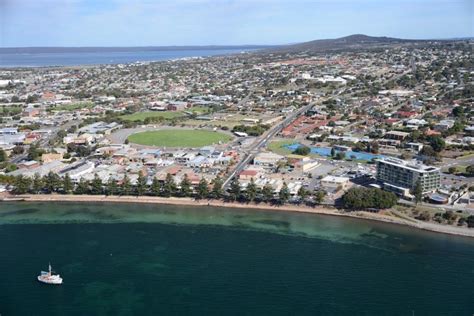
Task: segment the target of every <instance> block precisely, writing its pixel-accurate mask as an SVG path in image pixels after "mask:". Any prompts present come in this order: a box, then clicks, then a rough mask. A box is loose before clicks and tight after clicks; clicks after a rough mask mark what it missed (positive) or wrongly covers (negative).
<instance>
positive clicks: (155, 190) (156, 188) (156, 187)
mask: <svg viewBox="0 0 474 316" xmlns="http://www.w3.org/2000/svg"><path fill="white" fill-rule="evenodd" d="M151 194H152V195H154V196H159V195H161V183H160V181H159V180H158V179H157V178H153V181H152V183H151Z"/></svg>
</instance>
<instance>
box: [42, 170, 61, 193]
mask: <svg viewBox="0 0 474 316" xmlns="http://www.w3.org/2000/svg"><path fill="white" fill-rule="evenodd" d="M43 184H44V190H45V191H46V193H52V192H57V191H59V190H60V189H61V185H62V181H61V178H60V177H59V176H58V175H57V174H56V173H54V172H52V171H50V172H49V173H48V174H47V175H46V176H44V177H43Z"/></svg>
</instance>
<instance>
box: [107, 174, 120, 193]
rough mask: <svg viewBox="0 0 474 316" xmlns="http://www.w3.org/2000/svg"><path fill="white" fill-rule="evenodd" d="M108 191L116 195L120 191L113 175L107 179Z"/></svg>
mask: <svg viewBox="0 0 474 316" xmlns="http://www.w3.org/2000/svg"><path fill="white" fill-rule="evenodd" d="M106 192H107V194H108V195H116V194H117V193H118V192H119V187H118V184H117V181H116V180H115V179H114V178H112V177H110V178H109V180H107V189H106Z"/></svg>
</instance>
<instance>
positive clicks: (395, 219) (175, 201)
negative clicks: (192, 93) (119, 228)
mask: <svg viewBox="0 0 474 316" xmlns="http://www.w3.org/2000/svg"><path fill="white" fill-rule="evenodd" d="M0 200H1V201H5V202H12V201H18V202H21V201H30V202H76V203H78V202H85V203H88V202H91V203H94V202H100V203H146V204H168V205H186V206H213V207H228V208H241V209H257V210H262V211H277V212H299V213H312V214H322V215H330V216H345V217H352V218H359V219H365V220H374V221H381V222H385V223H392V224H397V225H404V226H410V227H414V228H417V229H422V230H427V231H432V232H437V233H443V234H450V235H457V236H466V237H474V229H470V228H466V227H456V226H448V225H440V224H435V223H430V222H423V221H419V220H416V219H413V218H406V217H404V216H403V215H402V214H399V213H397V212H396V211H391V213H392V214H395V215H397V216H393V215H386V214H385V212H381V213H371V212H363V211H357V212H346V211H343V210H338V209H336V208H331V207H327V206H316V207H308V206H302V205H281V206H276V205H268V204H264V203H261V204H255V203H237V202H224V201H220V200H195V199H192V198H173V197H172V198H163V197H154V196H153V197H152V196H139V197H138V196H105V195H60V194H51V195H40V194H38V195H35V194H25V195H4V196H3V197H2V198H1V199H0Z"/></svg>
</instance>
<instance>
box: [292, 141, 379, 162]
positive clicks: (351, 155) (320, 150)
mask: <svg viewBox="0 0 474 316" xmlns="http://www.w3.org/2000/svg"><path fill="white" fill-rule="evenodd" d="M299 146H301V145H300V144H291V145H287V146H285V147H286V148H288V149H289V150H291V151H294V150H295V149H297V148H298V147H299ZM311 153H313V154H318V155H320V156H324V157H330V156H331V148H330V147H311ZM345 154H346V158H347V159H356V160H366V161H370V160H372V159H374V158H385V156H384V155H376V154H371V153H366V152H357V151H351V150H349V151H347V152H345Z"/></svg>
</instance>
